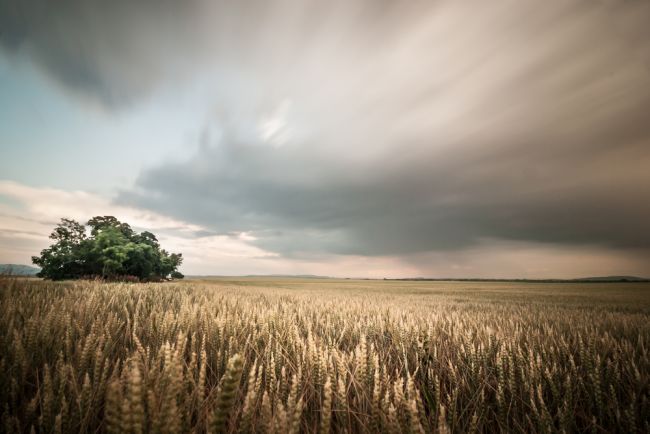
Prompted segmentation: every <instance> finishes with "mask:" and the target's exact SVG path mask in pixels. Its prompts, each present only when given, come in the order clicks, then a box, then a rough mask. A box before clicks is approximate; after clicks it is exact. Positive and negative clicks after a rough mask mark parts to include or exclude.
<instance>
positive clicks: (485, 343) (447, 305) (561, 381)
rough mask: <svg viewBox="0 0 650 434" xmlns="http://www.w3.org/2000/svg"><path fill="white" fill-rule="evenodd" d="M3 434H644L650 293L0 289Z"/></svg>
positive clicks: (280, 282)
mask: <svg viewBox="0 0 650 434" xmlns="http://www.w3.org/2000/svg"><path fill="white" fill-rule="evenodd" d="M0 286H1V293H0V297H1V299H0V348H1V349H2V350H1V354H0V357H1V359H0V413H1V415H2V416H1V419H2V421H1V423H2V425H1V427H0V431H3V432H6V433H12V432H25V433H27V432H34V433H49V432H56V433H61V432H93V433H103V432H106V433H144V432H154V433H179V432H192V433H207V432H214V433H217V432H232V433H235V432H242V433H248V432H282V433H285V432H286V433H297V432H320V433H330V432H333V433H343V432H346V433H357V432H388V433H401V432H410V433H423V432H439V433H450V432H451V433H465V432H469V433H474V432H522V433H523V432H538V433H551V432H566V433H570V432H593V433H604V432H625V433H640V432H650V402H649V399H650V358H649V355H648V351H649V347H650V285H648V284H631V283H629V284H604V283H601V284H599V283H590V284H533V283H485V282H483V283H478V282H398V281H362V280H359V281H356V280H336V279H327V280H326V279H323V280H318V279H302V280H301V279H279V278H278V279H262V278H248V279H245V278H239V279H236V280H235V279H230V280H229V279H225V278H222V279H209V280H188V281H186V282H182V283H162V284H121V283H100V282H87V281H77V282H57V283H54V282H45V281H40V280H35V279H6V278H5V279H2V280H0Z"/></svg>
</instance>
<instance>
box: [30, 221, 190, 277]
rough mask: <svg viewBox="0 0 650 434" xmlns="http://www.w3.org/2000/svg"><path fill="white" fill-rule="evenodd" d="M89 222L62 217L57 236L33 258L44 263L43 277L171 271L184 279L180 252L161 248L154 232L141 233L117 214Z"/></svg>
mask: <svg viewBox="0 0 650 434" xmlns="http://www.w3.org/2000/svg"><path fill="white" fill-rule="evenodd" d="M88 226H90V236H88V235H87V232H86V226H84V225H82V224H81V223H78V222H76V221H74V220H70V219H61V223H59V225H58V226H57V227H56V228H55V229H54V231H53V232H52V234H51V235H50V238H51V239H53V240H54V244H52V245H51V246H50V247H48V248H47V249H45V250H43V251H41V255H40V256H34V257H32V262H33V263H34V264H36V265H38V266H39V267H41V272H40V273H39V274H38V276H40V277H45V278H48V279H52V280H63V279H78V278H82V277H83V278H87V277H91V278H101V279H106V280H127V281H135V280H137V281H158V280H163V279H166V278H167V277H168V276H170V275H171V277H172V278H174V279H182V278H183V274H181V273H180V272H179V271H178V267H179V266H180V265H181V263H182V262H183V256H182V254H180V253H168V252H167V251H166V250H164V249H161V248H160V244H159V243H158V239H157V238H156V236H155V235H154V234H152V233H151V232H147V231H145V232H142V233H139V234H138V233H137V232H135V231H134V230H133V229H131V226H129V225H128V224H127V223H122V222H120V221H119V220H118V219H116V218H115V217H113V216H97V217H93V218H92V219H90V220H89V221H88Z"/></svg>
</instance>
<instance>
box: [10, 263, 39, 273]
mask: <svg viewBox="0 0 650 434" xmlns="http://www.w3.org/2000/svg"><path fill="white" fill-rule="evenodd" d="M39 271H41V269H40V268H36V267H32V266H30V265H20V264H0V275H1V274H9V275H11V276H35V275H36V273H38V272H39Z"/></svg>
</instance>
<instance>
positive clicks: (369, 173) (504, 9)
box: [0, 0, 650, 259]
mask: <svg viewBox="0 0 650 434" xmlns="http://www.w3.org/2000/svg"><path fill="white" fill-rule="evenodd" d="M0 4H1V6H0V8H1V9H0V10H1V11H2V13H0V17H2V18H0V26H1V27H2V28H3V29H5V30H4V31H3V32H2V35H1V36H0V42H1V46H2V47H3V48H4V50H5V51H6V52H9V53H11V55H13V56H19V57H20V56H23V57H26V58H29V59H31V60H33V61H34V62H35V63H37V64H38V65H40V66H41V67H42V69H43V71H45V73H46V74H47V75H48V76H50V77H52V78H53V79H54V80H55V81H56V82H58V83H60V84H61V85H62V86H63V88H64V89H67V90H69V91H71V92H72V93H73V94H75V95H83V97H84V98H91V99H93V100H95V101H98V102H99V103H101V104H103V105H104V106H106V107H108V108H109V109H110V110H115V111H119V110H126V109H128V107H129V106H131V105H133V104H137V103H138V101H140V100H142V99H144V98H146V97H147V95H149V94H150V93H152V92H155V91H156V89H163V88H164V89H179V91H182V89H184V88H190V87H196V86H197V85H198V84H197V83H199V84H200V87H201V89H202V90H201V92H202V93H203V95H204V96H205V98H209V99H210V100H211V101H212V104H211V109H210V110H209V111H208V112H207V113H206V114H205V118H204V119H197V130H202V131H203V135H202V138H201V139H200V140H198V143H187V144H186V148H187V152H186V153H187V157H186V158H184V159H182V160H178V159H175V160H171V159H170V160H169V161H168V162H167V163H165V164H160V165H156V166H153V167H149V168H148V169H146V170H144V171H143V172H142V173H141V174H140V176H139V177H138V180H137V182H136V184H135V185H134V186H133V188H130V189H124V190H122V191H120V193H119V195H118V197H117V199H116V201H117V203H119V204H124V205H128V206H135V207H139V208H145V209H150V210H153V211H155V212H158V213H161V214H163V215H168V216H171V217H173V218H178V219H181V220H183V221H187V222H191V223H194V224H197V225H200V226H201V227H204V228H206V229H208V230H209V231H214V233H219V234H233V233H245V234H248V235H249V236H250V243H251V244H254V245H255V246H256V247H260V248H262V249H264V250H266V251H271V252H275V253H279V254H281V255H283V256H285V257H289V258H305V257H318V256H319V255H332V254H334V255H361V256H365V255H367V256H387V255H390V256H398V257H400V256H403V257H410V256H412V255H418V254H426V253H427V252H429V253H431V254H438V253H440V252H443V253H444V252H454V251H462V250H467V249H473V248H476V247H477V246H485V243H486V240H488V242H489V240H497V241H494V242H530V243H547V244H549V245H553V246H559V247H560V248H562V247H566V248H567V249H572V248H580V246H597V247H598V248H599V249H611V251H612V252H627V253H630V254H634V255H637V256H639V255H640V256H641V257H646V258H648V259H650V253H649V251H650V231H648V230H647V225H648V221H650V170H648V168H649V167H650V121H649V119H650V118H649V115H650V42H649V41H650V30H649V29H650V26H648V23H650V4H649V3H648V2H644V1H628V2H619V1H603V2H584V1H577V0H576V1H567V2H533V1H530V2H521V1H509V0H503V1H501V0H500V1H496V2H474V1H470V0H468V1H453V2H445V1H441V2H430V1H427V2H424V1H415V2H414V1H408V2H407V1H375V0H363V1H355V2H350V1H334V2H316V1H298V0H282V1H274V2H258V1H254V0H251V1H242V2H219V1H217V2H208V1H205V2H204V1H198V0H197V1H189V2H162V3H160V2H148V1H144V2H121V1H118V2H110V3H106V2H96V4H95V3H94V2H91V3H88V2H78V1H66V2H63V4H61V5H59V4H58V3H57V6H54V5H53V4H52V5H51V6H47V7H46V6H45V5H46V4H49V3H47V2H6V1H5V0H1V1H0ZM45 17H48V18H47V19H45ZM210 233H213V232H210ZM627 253H626V254H627ZM450 254H451V253H450Z"/></svg>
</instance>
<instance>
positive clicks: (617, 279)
mask: <svg viewBox="0 0 650 434" xmlns="http://www.w3.org/2000/svg"><path fill="white" fill-rule="evenodd" d="M573 280H575V281H576V282H647V281H648V279H646V278H643V277H636V276H602V277H583V278H580V279H573Z"/></svg>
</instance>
